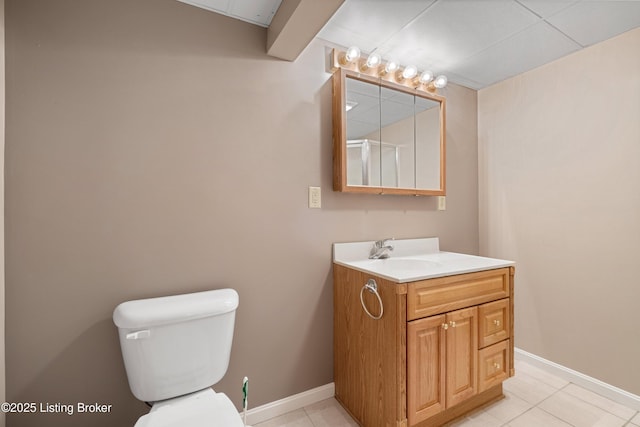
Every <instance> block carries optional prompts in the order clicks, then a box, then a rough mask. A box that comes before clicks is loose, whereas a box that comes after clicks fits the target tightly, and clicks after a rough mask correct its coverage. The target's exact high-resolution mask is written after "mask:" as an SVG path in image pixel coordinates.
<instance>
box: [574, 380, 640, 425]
mask: <svg viewBox="0 0 640 427" xmlns="http://www.w3.org/2000/svg"><path fill="white" fill-rule="evenodd" d="M562 391H564V392H565V393H569V394H570V395H572V396H573V397H577V398H578V399H580V400H584V401H585V402H587V403H590V404H591V405H594V406H597V407H598V408H600V409H603V410H605V411H607V412H611V413H612V414H613V415H616V416H618V417H620V418H623V419H625V420H630V419H631V418H632V417H633V416H634V415H635V413H636V411H634V410H633V409H630V408H627V407H626V406H623V405H621V404H619V403H616V402H614V401H613V400H610V399H607V398H606V397H603V396H600V395H599V394H596V393H594V392H592V391H589V390H587V389H584V388H582V387H580V386H577V385H575V384H570V385H568V386H567V387H565V388H564V389H562Z"/></svg>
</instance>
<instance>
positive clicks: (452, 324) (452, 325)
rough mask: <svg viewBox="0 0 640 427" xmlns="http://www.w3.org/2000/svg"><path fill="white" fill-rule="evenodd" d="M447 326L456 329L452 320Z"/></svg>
mask: <svg viewBox="0 0 640 427" xmlns="http://www.w3.org/2000/svg"><path fill="white" fill-rule="evenodd" d="M449 325H451V327H452V328H455V327H456V322H454V321H453V320H452V321H451V322H449Z"/></svg>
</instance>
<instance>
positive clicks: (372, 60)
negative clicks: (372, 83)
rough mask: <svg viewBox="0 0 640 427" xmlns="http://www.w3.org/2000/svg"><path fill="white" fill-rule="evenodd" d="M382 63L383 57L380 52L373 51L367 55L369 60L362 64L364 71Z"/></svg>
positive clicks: (361, 67)
mask: <svg viewBox="0 0 640 427" xmlns="http://www.w3.org/2000/svg"><path fill="white" fill-rule="evenodd" d="M380 63H382V57H381V56H380V54H379V53H372V54H371V55H369V56H368V57H367V60H366V61H364V63H363V64H362V65H361V66H360V69H361V70H362V71H365V70H368V69H369V68H376V67H377V66H378V65H380Z"/></svg>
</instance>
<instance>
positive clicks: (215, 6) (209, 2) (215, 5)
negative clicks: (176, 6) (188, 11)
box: [178, 0, 231, 15]
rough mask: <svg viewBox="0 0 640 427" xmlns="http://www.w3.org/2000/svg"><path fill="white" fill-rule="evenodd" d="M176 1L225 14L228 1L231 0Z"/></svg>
mask: <svg viewBox="0 0 640 427" xmlns="http://www.w3.org/2000/svg"><path fill="white" fill-rule="evenodd" d="M178 1H179V2H182V3H187V4H190V5H192V6H197V7H201V8H203V9H208V10H211V11H214V12H218V13H222V14H225V15H226V14H227V11H228V9H229V2H230V1H231V0H178Z"/></svg>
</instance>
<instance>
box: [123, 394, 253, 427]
mask: <svg viewBox="0 0 640 427" xmlns="http://www.w3.org/2000/svg"><path fill="white" fill-rule="evenodd" d="M178 426H180V427H183V426H184V427H243V426H244V424H243V423H242V419H241V418H240V415H239V414H238V412H237V411H236V408H235V407H234V406H233V403H231V400H229V398H228V397H227V396H226V395H225V394H223V393H216V392H214V391H213V390H212V389H210V388H209V389H206V390H201V391H198V392H196V393H193V394H190V395H187V396H181V397H176V398H174V399H169V400H165V401H162V402H157V403H156V404H154V405H153V407H152V408H151V412H149V413H148V414H147V415H144V416H142V417H140V419H138V422H137V423H136V424H135V427H178Z"/></svg>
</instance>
